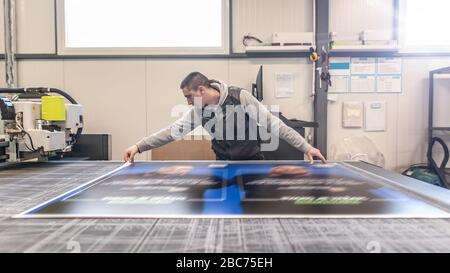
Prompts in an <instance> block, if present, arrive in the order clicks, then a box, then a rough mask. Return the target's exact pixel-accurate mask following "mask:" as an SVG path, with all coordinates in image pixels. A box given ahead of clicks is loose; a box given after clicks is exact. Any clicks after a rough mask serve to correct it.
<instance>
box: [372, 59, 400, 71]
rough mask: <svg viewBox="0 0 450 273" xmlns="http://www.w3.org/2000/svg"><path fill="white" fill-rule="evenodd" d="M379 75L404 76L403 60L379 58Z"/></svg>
mask: <svg viewBox="0 0 450 273" xmlns="http://www.w3.org/2000/svg"><path fill="white" fill-rule="evenodd" d="M377 71H378V74H379V75H400V74H402V59H401V58H378V68H377Z"/></svg>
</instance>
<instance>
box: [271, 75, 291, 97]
mask: <svg viewBox="0 0 450 273" xmlns="http://www.w3.org/2000/svg"><path fill="white" fill-rule="evenodd" d="M275 82H276V88H275V97H276V98H291V97H292V96H293V95H294V74H293V73H276V74H275Z"/></svg>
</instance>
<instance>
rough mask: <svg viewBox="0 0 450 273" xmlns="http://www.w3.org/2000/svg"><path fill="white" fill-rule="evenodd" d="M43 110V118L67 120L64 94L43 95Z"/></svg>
mask: <svg viewBox="0 0 450 273" xmlns="http://www.w3.org/2000/svg"><path fill="white" fill-rule="evenodd" d="M41 110H42V112H41V113H42V119H43V120H48V121H64V120H66V105H65V102H64V97H62V96H43V97H42V109H41Z"/></svg>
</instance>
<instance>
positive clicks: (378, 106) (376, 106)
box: [365, 101, 386, 132]
mask: <svg viewBox="0 0 450 273" xmlns="http://www.w3.org/2000/svg"><path fill="white" fill-rule="evenodd" d="M365 117H366V122H365V123H366V131H367V132H382V131H386V102H385V101H367V102H366V105H365Z"/></svg>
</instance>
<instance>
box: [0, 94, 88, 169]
mask: <svg viewBox="0 0 450 273" xmlns="http://www.w3.org/2000/svg"><path fill="white" fill-rule="evenodd" d="M66 100H67V101H66ZM82 129H83V112H82V106H81V105H80V104H78V103H77V102H76V101H75V99H73V98H72V97H71V96H70V95H68V94H67V93H66V92H64V91H62V90H59V89H55V88H43V87H39V88H0V164H3V163H5V162H21V161H28V160H35V161H46V160H47V159H48V158H49V157H54V156H60V155H63V154H64V153H66V152H69V151H71V149H72V146H73V145H74V144H75V142H76V141H77V139H78V138H79V136H80V135H81V132H82Z"/></svg>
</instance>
